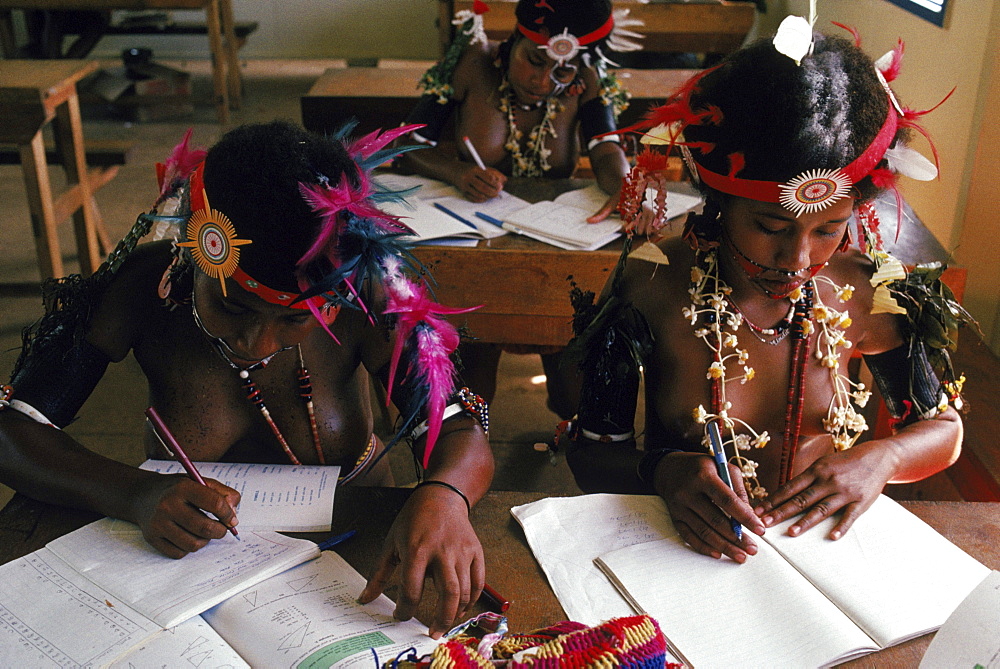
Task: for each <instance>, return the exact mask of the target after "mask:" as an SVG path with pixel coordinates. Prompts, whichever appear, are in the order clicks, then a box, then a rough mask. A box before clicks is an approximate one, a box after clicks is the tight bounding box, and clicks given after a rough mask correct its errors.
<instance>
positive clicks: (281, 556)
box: [0, 518, 320, 667]
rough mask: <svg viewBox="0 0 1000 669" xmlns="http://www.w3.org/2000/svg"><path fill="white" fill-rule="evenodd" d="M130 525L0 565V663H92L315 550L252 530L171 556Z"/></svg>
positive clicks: (100, 527)
mask: <svg viewBox="0 0 1000 669" xmlns="http://www.w3.org/2000/svg"><path fill="white" fill-rule="evenodd" d="M131 528H132V529H128V528H127V527H126V526H125V525H123V524H116V523H115V522H114V521H112V520H111V519H107V518H104V519H101V520H99V521H97V522H95V523H91V524H90V525H87V526H85V527H82V528H80V529H79V530H77V531H75V532H71V533H70V534H67V535H65V536H63V537H60V538H58V539H56V540H54V541H52V542H50V543H49V544H48V545H47V546H46V547H44V548H41V549H39V550H37V551H35V552H34V553H31V554H29V555H26V556H24V557H22V558H19V559H17V560H14V561H12V562H9V563H7V564H5V565H2V566H0V639H2V642H0V659H2V662H0V664H2V665H3V666H21V667H33V666H48V665H49V664H53V665H55V666H99V665H101V664H103V663H105V662H107V661H110V660H112V659H114V658H115V657H117V656H119V655H121V654H122V653H123V652H124V651H127V650H128V649H130V648H132V647H133V646H135V645H136V644H137V643H140V642H141V641H143V640H144V639H146V638H148V637H149V636H150V635H151V634H153V633H155V632H157V631H158V630H160V629H162V628H169V627H174V626H175V625H177V624H179V623H182V622H184V621H185V620H188V619H189V618H191V617H193V616H196V615H198V614H200V613H202V612H203V611H205V610H206V609H208V608H211V607H212V606H215V605H216V604H218V603H219V602H222V601H224V600H226V599H228V598H230V597H232V596H233V595H235V594H237V593H238V592H240V591H242V590H245V589H246V588H247V587H250V586H253V585H255V584H257V583H259V582H261V581H263V580H266V579H268V578H270V577H272V576H275V575H277V574H281V573H282V572H285V571H287V570H288V569H290V568H292V567H294V566H296V565H299V564H302V563H303V562H306V561H308V560H311V559H313V558H316V557H318V556H319V553H320V551H319V549H318V548H317V547H316V544H314V543H313V542H311V541H306V540H303V539H293V538H291V537H286V536H283V535H280V534H277V533H276V532H270V531H265V530H251V531H244V532H241V533H240V539H241V540H240V541H238V540H237V539H236V538H235V537H233V536H232V535H231V534H227V535H226V536H225V537H224V538H222V539H218V540H215V541H212V542H210V543H209V544H208V545H207V546H205V547H204V548H202V549H201V550H199V551H196V552H194V553H191V554H189V555H187V556H185V557H184V558H182V559H180V560H174V559H171V558H168V557H166V556H164V555H162V554H160V553H159V552H157V551H156V550H155V549H154V548H153V547H152V546H150V545H149V544H147V543H146V541H145V539H143V537H142V533H141V531H140V530H139V528H138V527H136V526H134V525H132V526H131Z"/></svg>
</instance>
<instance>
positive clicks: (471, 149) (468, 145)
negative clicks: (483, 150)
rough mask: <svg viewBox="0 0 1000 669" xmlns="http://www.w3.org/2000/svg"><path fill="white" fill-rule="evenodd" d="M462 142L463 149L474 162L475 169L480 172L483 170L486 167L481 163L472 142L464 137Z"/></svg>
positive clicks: (467, 137) (481, 160)
mask: <svg viewBox="0 0 1000 669" xmlns="http://www.w3.org/2000/svg"><path fill="white" fill-rule="evenodd" d="M462 141H463V142H465V148H467V149H468V150H469V155H471V156H472V159H473V160H474V161H476V167H478V168H479V169H481V170H485V169H486V165H485V164H484V163H483V159H482V158H480V157H479V152H478V151H476V147H475V145H474V144H473V143H472V140H471V139H469V136H468V135H466V136H465V137H463V138H462Z"/></svg>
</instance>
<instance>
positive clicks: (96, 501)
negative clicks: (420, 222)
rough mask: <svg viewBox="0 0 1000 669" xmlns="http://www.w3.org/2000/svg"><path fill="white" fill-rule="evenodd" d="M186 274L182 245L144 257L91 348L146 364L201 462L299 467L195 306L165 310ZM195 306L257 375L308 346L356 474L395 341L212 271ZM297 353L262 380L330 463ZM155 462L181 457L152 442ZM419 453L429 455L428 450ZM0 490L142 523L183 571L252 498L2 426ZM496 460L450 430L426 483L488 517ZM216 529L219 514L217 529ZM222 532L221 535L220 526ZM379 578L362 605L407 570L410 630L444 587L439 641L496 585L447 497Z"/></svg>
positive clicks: (299, 441) (324, 414)
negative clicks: (161, 294)
mask: <svg viewBox="0 0 1000 669" xmlns="http://www.w3.org/2000/svg"><path fill="white" fill-rule="evenodd" d="M169 262H170V254H169V245H168V244H165V243H151V244H146V245H143V246H140V247H139V248H138V249H137V250H136V251H135V252H134V253H133V254H132V256H130V257H129V259H128V261H127V262H126V264H125V266H124V267H123V268H122V269H121V270H120V272H119V274H118V275H117V276H116V278H115V280H114V281H113V283H112V285H111V286H110V288H109V290H108V292H107V293H106V295H105V297H104V298H103V300H102V302H101V305H100V308H99V310H98V312H97V314H96V316H95V318H94V319H93V321H92V327H91V330H90V332H89V335H88V339H89V341H90V342H91V343H92V344H93V345H95V346H96V347H97V348H99V349H101V350H102V351H104V352H105V353H107V354H108V356H109V357H111V358H112V360H116V361H118V360H121V359H122V358H124V357H125V355H127V353H128V352H129V351H130V350H131V351H132V352H133V353H134V355H135V358H136V360H138V362H139V364H140V365H141V367H142V369H143V372H144V373H145V374H146V377H147V379H148V380H149V388H150V403H151V404H152V406H154V407H156V409H157V411H158V412H159V413H160V415H161V416H162V417H163V420H164V421H165V422H166V424H167V425H168V426H169V427H170V429H171V430H172V431H173V432H174V434H175V436H176V437H177V439H178V441H179V442H180V443H182V444H184V445H185V449H186V450H187V453H188V455H189V456H190V458H191V459H192V460H195V461H233V462H287V461H288V460H287V458H286V456H285V454H284V453H283V451H282V450H281V446H280V445H279V443H278V441H277V439H276V438H275V437H274V435H273V434H272V432H271V430H270V429H269V427H268V426H267V424H266V423H265V421H264V419H263V418H262V416H261V414H260V413H259V412H258V410H257V409H256V408H255V407H254V406H253V405H251V404H250V403H249V402H248V401H247V399H246V397H245V395H244V392H243V390H242V388H241V380H240V379H239V377H238V375H237V374H238V372H237V370H235V369H233V368H232V367H231V366H230V365H229V364H228V363H227V362H226V361H225V360H223V358H222V357H221V356H220V355H219V354H218V353H217V352H216V351H215V350H214V349H213V348H212V346H211V344H210V343H209V340H208V338H207V337H206V336H205V335H204V334H203V333H202V332H201V331H200V330H199V329H198V327H197V326H196V324H195V321H194V318H193V316H192V311H191V307H190V306H184V305H181V306H178V307H177V308H176V309H174V310H173V311H170V310H168V309H167V308H165V307H164V306H163V303H162V300H160V299H159V298H158V297H157V292H156V289H157V285H158V283H159V281H160V278H161V276H162V274H163V271H164V269H165V268H166V267H167V265H168V264H169ZM196 275H197V276H196V279H195V291H194V295H195V300H196V304H197V308H198V312H199V314H200V316H201V317H202V321H203V323H204V325H205V327H206V328H207V329H208V330H209V331H210V332H211V333H212V335H214V336H216V337H221V338H223V339H224V340H225V341H226V343H227V344H228V345H229V346H230V347H231V348H232V349H234V350H235V351H236V352H237V354H238V355H239V356H240V359H235V360H233V362H234V363H236V364H237V365H238V366H240V367H246V366H248V365H250V364H252V363H253V362H255V361H256V360H259V359H261V358H263V357H265V356H267V355H270V354H271V353H274V352H275V351H277V350H279V349H281V348H283V347H285V346H295V345H300V346H301V350H302V355H303V358H304V361H305V365H306V368H307V369H308V370H309V372H310V374H311V377H312V385H313V397H314V406H315V411H316V420H317V425H318V429H319V433H320V437H321V441H322V444H323V450H324V455H325V459H326V462H327V463H328V464H337V465H340V466H341V467H342V471H343V472H347V471H350V470H351V469H352V468H353V466H354V463H355V462H356V461H357V459H358V457H359V455H360V454H361V452H362V450H363V449H364V447H365V446H366V445H367V443H368V439H369V436H370V435H371V430H372V422H373V421H372V413H371V407H370V400H369V391H368V388H369V386H368V383H369V381H368V375H369V374H375V375H377V376H378V377H379V379H380V380H381V381H382V382H383V383H385V382H387V380H388V365H389V356H390V353H391V345H392V340H391V337H392V333H391V332H390V331H388V330H387V329H385V328H383V327H380V326H379V327H372V326H370V325H369V324H368V321H367V318H366V317H364V316H363V315H362V314H360V313H359V312H357V311H355V310H350V309H343V310H342V311H341V313H340V314H339V315H338V316H337V317H336V320H334V321H333V322H332V325H331V326H330V327H331V330H332V331H333V333H334V334H335V335H336V337H337V339H338V340H339V341H340V344H339V345H338V344H337V343H336V342H334V341H333V340H332V339H331V338H330V336H329V335H328V334H326V332H324V331H323V329H322V328H320V327H319V325H318V323H317V321H316V320H315V319H314V318H313V317H312V315H311V314H310V312H308V311H307V310H306V311H303V310H301V309H293V308H289V307H283V306H279V305H274V304H271V303H268V302H265V301H263V300H261V299H260V298H258V297H257V296H255V295H253V294H251V293H249V292H246V291H244V290H242V289H240V288H239V287H238V285H237V284H236V283H234V282H232V281H228V283H227V289H226V293H227V296H226V297H223V295H222V288H221V286H220V284H219V281H218V280H217V279H212V278H210V277H208V276H207V275H204V274H202V273H201V272H198V271H196ZM298 364H299V361H298V356H297V354H296V351H295V350H294V349H292V350H287V351H283V352H281V353H279V354H277V355H275V357H274V358H273V359H272V361H271V362H270V363H269V364H268V365H267V367H265V368H264V369H259V370H256V371H254V372H253V373H252V377H253V380H254V381H255V382H256V383H257V385H258V386H259V388H260V389H261V392H262V394H263V396H264V400H265V403H266V404H267V407H268V409H269V410H270V412H271V416H272V417H273V419H274V421H275V423H276V424H277V425H278V427H279V429H280V430H281V432H282V434H283V435H284V436H285V438H286V440H287V442H288V443H289V445H290V447H291V448H292V450H293V452H294V453H295V454H296V456H297V457H298V458H299V460H301V461H302V462H303V463H305V464H317V463H318V458H317V455H316V453H315V452H314V448H313V445H312V437H311V432H310V428H309V422H308V417H307V414H306V409H305V407H304V405H303V403H302V401H301V399H300V398H299V397H298V384H297V381H296V370H297V368H298ZM144 443H145V450H146V455H147V456H148V457H154V458H167V457H168V455H167V453H166V452H165V451H164V450H163V448H162V446H161V445H160V444H159V443H158V441H157V440H156V438H155V437H154V436H153V434H152V433H151V431H150V430H147V434H146V436H145V441H144ZM418 444H419V446H418V451H419V448H422V447H423V444H422V442H418ZM0 462H2V464H0V475H2V478H3V481H4V482H5V483H7V484H8V485H11V486H13V487H14V488H16V489H18V490H19V491H21V492H23V493H24V494H28V495H30V496H32V497H35V498H37V499H41V500H43V501H46V502H50V503H55V504H62V505H66V506H73V507H80V508H86V509H91V510H94V511H98V512H100V513H104V514H106V515H109V516H113V517H117V518H123V519H125V520H130V521H132V522H135V523H136V524H138V525H139V526H140V527H141V528H142V531H143V534H144V536H145V537H146V539H147V541H149V543H150V544H151V545H153V546H154V547H156V548H157V549H158V550H160V551H161V552H163V553H164V554H165V555H168V556H170V557H175V558H179V557H182V556H184V555H185V554H187V553H189V552H192V551H195V550H198V549H199V548H201V547H203V546H205V545H206V544H207V543H208V542H209V541H210V540H211V539H219V538H221V537H223V536H224V534H225V533H226V531H227V527H228V526H230V525H233V526H236V525H238V519H237V517H236V514H235V512H234V509H235V508H236V506H237V504H238V503H239V493H237V492H236V491H235V490H232V489H231V488H228V487H226V486H224V485H222V484H221V483H218V482H217V481H213V480H208V481H207V483H208V488H206V487H204V486H200V485H197V484H195V483H194V482H192V481H191V480H189V479H188V478H187V477H184V476H161V475H158V474H153V473H150V472H144V471H141V470H139V469H136V468H133V467H129V466H126V465H123V464H121V463H118V462H114V461H111V460H108V459H106V458H103V457H101V456H98V455H97V454H95V453H93V452H91V451H89V450H87V449H86V448H85V447H84V446H82V445H81V444H79V443H77V442H75V441H74V440H72V439H71V438H70V437H68V436H67V435H66V434H65V433H63V432H61V431H59V430H54V429H52V428H50V427H47V426H43V425H40V424H38V423H35V422H33V421H31V420H28V419H25V418H24V417H23V416H22V415H21V414H19V413H18V412H16V411H3V412H0ZM492 474H493V459H492V455H491V453H490V450H489V445H488V443H487V441H486V436H485V434H484V433H483V431H482V429H481V428H480V427H479V425H478V423H476V422H475V421H474V420H472V419H471V418H467V417H464V416H463V417H461V418H456V419H453V420H449V421H447V422H446V423H445V424H444V426H443V428H442V433H441V436H440V438H439V440H438V442H437V444H436V445H435V448H434V451H433V454H432V456H431V460H430V466H429V468H428V469H427V471H426V473H425V476H426V478H429V479H438V480H442V481H448V482H450V483H452V484H454V485H455V486H457V487H458V488H459V489H461V490H462V491H463V492H465V494H466V495H468V497H469V499H470V501H472V502H473V503H474V502H475V501H477V500H478V499H479V498H480V497H481V496H482V495H483V494H484V493H485V492H486V490H487V489H488V487H489V483H490V480H491V479H492ZM392 483H393V482H392V476H391V473H390V471H389V468H388V462H387V461H385V460H383V461H381V462H380V463H379V465H378V466H377V467H375V468H374V469H373V470H371V471H369V472H367V473H366V474H365V475H364V476H363V477H362V479H360V484H361V485H392ZM206 513H207V514H209V515H206ZM213 517H216V518H218V519H219V520H218V521H216V520H214V518H213ZM377 564H378V566H377V568H376V571H375V573H374V575H373V576H372V578H371V580H370V581H369V583H368V586H367V587H366V588H365V591H364V592H363V593H362V594H361V597H360V600H361V601H362V602H364V603H367V602H368V601H371V600H373V599H374V598H375V597H377V596H378V595H379V594H380V593H381V592H382V591H383V589H384V588H385V587H386V586H387V585H388V583H389V581H390V579H392V577H393V576H394V575H395V571H396V568H397V566H398V567H399V580H400V581H401V586H402V587H401V590H400V592H401V595H400V597H399V601H398V602H397V607H396V615H397V617H399V618H400V619H407V618H410V617H411V616H412V615H413V613H414V612H415V610H416V606H417V604H418V603H419V601H420V599H421V598H422V597H423V596H424V594H425V592H424V583H425V578H427V577H430V578H432V579H433V582H434V586H433V587H434V590H435V591H436V592H437V596H438V603H437V607H436V610H435V619H434V621H433V622H432V623H431V625H430V631H431V633H432V635H434V636H439V635H440V634H441V633H442V632H444V631H445V630H447V629H448V627H449V626H450V625H451V624H452V622H453V621H454V620H455V619H457V618H459V617H461V616H463V615H464V614H465V612H466V610H467V609H468V608H469V607H470V605H471V604H472V603H474V602H475V601H476V599H477V598H478V595H479V591H480V590H481V589H482V585H483V583H484V578H485V573H484V572H485V570H484V562H483V554H482V548H481V546H480V544H479V540H478V538H477V537H476V535H475V532H474V531H473V529H472V527H471V525H470V524H469V521H468V514H467V512H466V508H465V503H464V502H463V501H462V499H461V497H459V496H458V495H456V494H455V493H454V492H452V491H450V490H447V489H446V488H443V487H440V486H424V487H421V488H419V489H418V490H415V491H414V493H413V494H412V495H411V497H410V499H409V501H408V502H407V504H406V506H405V507H404V508H403V510H402V511H401V512H400V515H399V516H398V517H397V519H396V521H395V523H394V524H393V526H392V528H391V529H390V532H389V536H388V537H387V538H386V541H385V544H384V548H383V553H382V555H381V556H380V557H379V560H378V563H377Z"/></svg>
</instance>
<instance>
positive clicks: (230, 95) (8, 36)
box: [0, 0, 249, 124]
mask: <svg viewBox="0 0 1000 669" xmlns="http://www.w3.org/2000/svg"><path fill="white" fill-rule="evenodd" d="M15 9H19V10H33V9H34V10H106V11H111V10H118V9H122V10H126V9H127V10H150V9H164V10H173V9H178V10H184V9H198V10H203V11H204V12H205V22H204V25H205V34H206V35H207V36H208V47H209V51H210V52H211V54H212V89H213V94H214V95H213V103H214V105H215V111H216V116H217V118H218V119H219V123H222V124H227V123H229V110H230V108H232V109H239V107H240V99H241V97H242V94H243V82H242V78H241V76H240V68H239V59H238V56H237V49H238V48H239V47H238V43H239V42H238V39H239V38H238V37H237V36H236V32H235V29H236V28H235V27H236V22H235V20H234V18H233V3H232V0H0V45H2V46H3V49H4V55H5V57H6V58H13V57H14V55H15V54H14V44H13V35H14V31H13V21H12V17H11V11H12V10H15ZM196 25H197V24H196ZM244 25H246V24H244ZM246 35H249V32H247V33H246V34H245V35H244V37H243V39H244V40H245V39H246Z"/></svg>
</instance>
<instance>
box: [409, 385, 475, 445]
mask: <svg viewBox="0 0 1000 669" xmlns="http://www.w3.org/2000/svg"><path fill="white" fill-rule="evenodd" d="M453 399H454V400H455V401H454V402H452V403H451V404H449V405H448V406H446V407H445V408H444V413H443V414H442V416H441V421H442V422H444V421H446V420H448V419H449V418H451V417H452V416H456V415H458V414H460V413H466V414H468V415H470V416H472V417H473V418H475V419H476V420H477V421H478V422H479V425H480V426H482V428H483V432H485V433H486V434H487V436H489V433H490V406H489V404H487V402H486V400H484V399H483V398H482V397H480V396H479V395H476V394H475V393H474V392H472V391H471V390H469V389H468V388H459V389H458V390H457V391H456V392H455V395H454V398H453ZM427 428H428V425H427V421H426V420H425V421H423V422H421V423H418V424H417V426H416V427H414V428H413V431H412V432H410V439H411V440H413V439H417V438H419V437H422V436H423V435H424V433H425V432H427Z"/></svg>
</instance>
